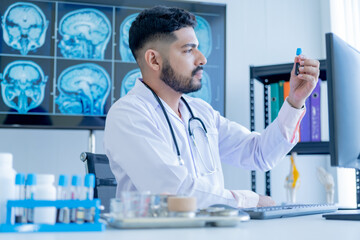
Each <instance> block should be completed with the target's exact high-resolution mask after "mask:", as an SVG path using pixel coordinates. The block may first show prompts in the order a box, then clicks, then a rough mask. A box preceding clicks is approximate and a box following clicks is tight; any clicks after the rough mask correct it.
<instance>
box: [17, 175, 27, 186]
mask: <svg viewBox="0 0 360 240" xmlns="http://www.w3.org/2000/svg"><path fill="white" fill-rule="evenodd" d="M15 184H16V185H25V174H23V173H17V174H16V177H15Z"/></svg>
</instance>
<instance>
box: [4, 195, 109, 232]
mask: <svg viewBox="0 0 360 240" xmlns="http://www.w3.org/2000/svg"><path fill="white" fill-rule="evenodd" d="M17 207H22V208H35V207H56V208H64V207H67V208H69V209H71V208H79V207H82V208H85V209H86V208H95V216H94V222H93V223H81V224H79V223H55V224H54V225H50V224H26V223H15V224H12V223H11V216H12V213H13V211H14V209H15V208H17ZM7 213H8V214H7V217H6V223H5V224H0V233H1V232H77V231H103V230H105V224H104V223H101V222H99V217H100V199H94V200H55V201H47V200H9V201H8V202H7Z"/></svg>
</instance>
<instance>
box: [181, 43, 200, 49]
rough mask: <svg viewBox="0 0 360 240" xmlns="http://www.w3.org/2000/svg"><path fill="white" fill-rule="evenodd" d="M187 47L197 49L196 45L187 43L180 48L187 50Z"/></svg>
mask: <svg viewBox="0 0 360 240" xmlns="http://www.w3.org/2000/svg"><path fill="white" fill-rule="evenodd" d="M187 47H192V48H197V47H198V45H197V44H195V43H187V44H184V45H183V46H181V48H187Z"/></svg>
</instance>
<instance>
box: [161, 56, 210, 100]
mask: <svg viewBox="0 0 360 240" xmlns="http://www.w3.org/2000/svg"><path fill="white" fill-rule="evenodd" d="M202 69H203V67H202V66H198V67H197V68H195V69H194V70H193V71H192V73H191V77H186V76H183V75H180V74H178V73H175V71H174V69H173V68H172V67H171V66H170V63H169V61H167V60H165V61H164V64H163V69H162V71H161V75H160V79H161V80H162V81H163V82H164V83H165V84H166V85H168V86H169V87H171V88H172V89H173V90H174V91H176V92H180V93H191V92H196V91H198V90H199V89H200V88H201V81H199V83H196V79H194V76H195V74H196V73H197V72H198V71H199V70H202Z"/></svg>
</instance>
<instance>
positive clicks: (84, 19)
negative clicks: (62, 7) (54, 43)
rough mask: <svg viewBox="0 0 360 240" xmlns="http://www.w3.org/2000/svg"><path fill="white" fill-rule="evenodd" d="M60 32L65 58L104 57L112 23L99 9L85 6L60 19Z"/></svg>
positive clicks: (61, 46) (61, 50)
mask: <svg viewBox="0 0 360 240" xmlns="http://www.w3.org/2000/svg"><path fill="white" fill-rule="evenodd" d="M59 33H60V35H61V36H62V39H61V41H60V43H59V45H58V46H59V48H60V52H61V54H62V55H63V56H64V57H65V58H88V59H104V56H105V49H106V46H107V44H108V42H109V40H110V37H111V24H110V21H109V19H108V18H107V17H106V16H105V14H103V13H102V12H100V11H99V10H96V9H92V8H84V9H80V10H75V11H72V12H70V13H68V14H66V15H65V16H64V17H63V18H62V19H61V20H60V23H59Z"/></svg>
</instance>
